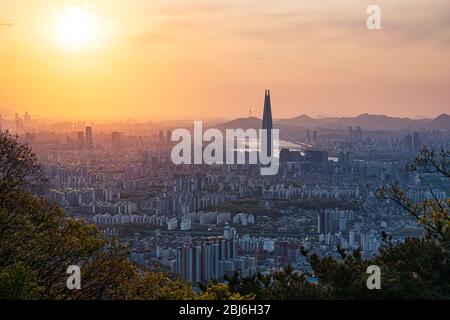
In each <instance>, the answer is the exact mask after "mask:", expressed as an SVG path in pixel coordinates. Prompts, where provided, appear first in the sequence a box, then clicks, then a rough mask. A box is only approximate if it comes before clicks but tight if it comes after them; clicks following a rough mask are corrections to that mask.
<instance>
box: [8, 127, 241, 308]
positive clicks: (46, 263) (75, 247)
mask: <svg viewBox="0 0 450 320" xmlns="http://www.w3.org/2000/svg"><path fill="white" fill-rule="evenodd" d="M0 151H1V156H0V161H1V162H0V299H84V300H90V299H134V300H140V299H146V300H147V299H243V298H245V297H242V296H241V295H239V294H237V293H231V292H229V291H228V290H227V287H226V286H224V285H221V284H211V285H210V286H208V289H207V290H206V292H204V293H200V294H197V293H195V292H194V290H193V288H192V286H191V285H190V284H189V283H186V282H184V281H182V280H180V279H178V278H174V277H173V276H172V275H170V274H167V273H164V272H150V271H149V270H147V269H145V268H138V267H137V266H135V265H133V264H132V263H130V262H129V259H128V257H129V251H128V248H126V247H125V246H123V245H121V244H120V243H119V242H118V241H117V239H107V238H105V237H103V236H102V235H101V233H100V231H99V230H98V228H97V227H96V226H95V225H89V224H87V223H85V222H83V221H78V220H75V219H72V218H70V217H68V216H66V214H65V212H64V210H63V209H62V208H60V207H58V206H57V205H56V204H53V203H50V202H48V201H46V200H45V199H41V198H38V197H34V196H32V195H31V194H30V193H28V192H26V191H25V190H24V187H25V186H26V185H27V184H29V183H40V182H42V181H44V180H45V179H44V178H43V176H42V170H41V167H40V166H39V165H38V164H37V161H36V156H35V155H34V154H33V153H32V152H31V150H30V149H29V147H28V146H26V145H23V144H20V143H19V142H18V141H17V137H12V136H10V135H8V134H6V133H4V132H0ZM70 265H77V266H79V267H80V268H81V290H69V289H68V288H67V286H66V280H67V277H68V274H67V273H66V271H67V267H68V266H70Z"/></svg>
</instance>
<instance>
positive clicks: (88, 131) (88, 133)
mask: <svg viewBox="0 0 450 320" xmlns="http://www.w3.org/2000/svg"><path fill="white" fill-rule="evenodd" d="M85 135H86V146H87V148H88V149H92V127H86V134H85Z"/></svg>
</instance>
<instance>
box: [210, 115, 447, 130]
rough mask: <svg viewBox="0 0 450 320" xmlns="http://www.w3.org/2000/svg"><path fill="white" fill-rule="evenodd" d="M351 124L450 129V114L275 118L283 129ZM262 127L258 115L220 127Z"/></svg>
mask: <svg viewBox="0 0 450 320" xmlns="http://www.w3.org/2000/svg"><path fill="white" fill-rule="evenodd" d="M349 126H352V127H358V126H359V127H361V128H363V129H365V130H418V129H440V130H450V115H448V114H445V113H443V114H441V115H440V116H438V117H437V118H435V119H409V118H398V117H390V116H386V115H377V114H368V113H365V114H361V115H359V116H356V117H328V118H320V119H314V118H311V117H310V116H308V115H305V114H302V115H300V116H298V117H294V118H289V119H278V120H274V127H277V128H283V129H295V128H303V129H305V128H311V129H314V128H318V127H320V128H328V129H341V130H343V129H344V130H345V129H347V128H348V127H349ZM260 127H261V119H258V118H256V117H251V118H238V119H235V120H232V121H229V122H225V123H223V124H221V125H219V128H221V129H226V128H242V129H248V128H255V129H258V128H260Z"/></svg>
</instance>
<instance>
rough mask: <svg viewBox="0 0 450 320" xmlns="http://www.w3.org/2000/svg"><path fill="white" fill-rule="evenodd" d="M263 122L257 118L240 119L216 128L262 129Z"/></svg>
mask: <svg viewBox="0 0 450 320" xmlns="http://www.w3.org/2000/svg"><path fill="white" fill-rule="evenodd" d="M261 124H262V120H261V119H259V118H256V117H249V118H238V119H234V120H231V121H228V122H225V123H222V124H219V125H217V126H215V127H216V128H218V129H221V130H223V129H238V128H239V129H245V130H247V129H250V128H253V129H260V128H261Z"/></svg>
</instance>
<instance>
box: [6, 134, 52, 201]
mask: <svg viewBox="0 0 450 320" xmlns="http://www.w3.org/2000/svg"><path fill="white" fill-rule="evenodd" d="M43 180H44V178H43V175H42V170H41V167H40V165H39V164H38V162H37V160H36V156H35V154H34V153H33V152H32V151H31V149H30V148H29V147H28V146H27V145H25V144H22V143H20V142H19V141H18V137H17V136H15V137H14V136H11V135H10V134H8V133H7V132H5V131H1V130H0V196H2V195H5V194H7V193H8V192H10V191H12V190H14V189H16V188H19V187H23V186H24V185H25V184H26V183H27V182H29V181H34V182H42V181H43Z"/></svg>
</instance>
